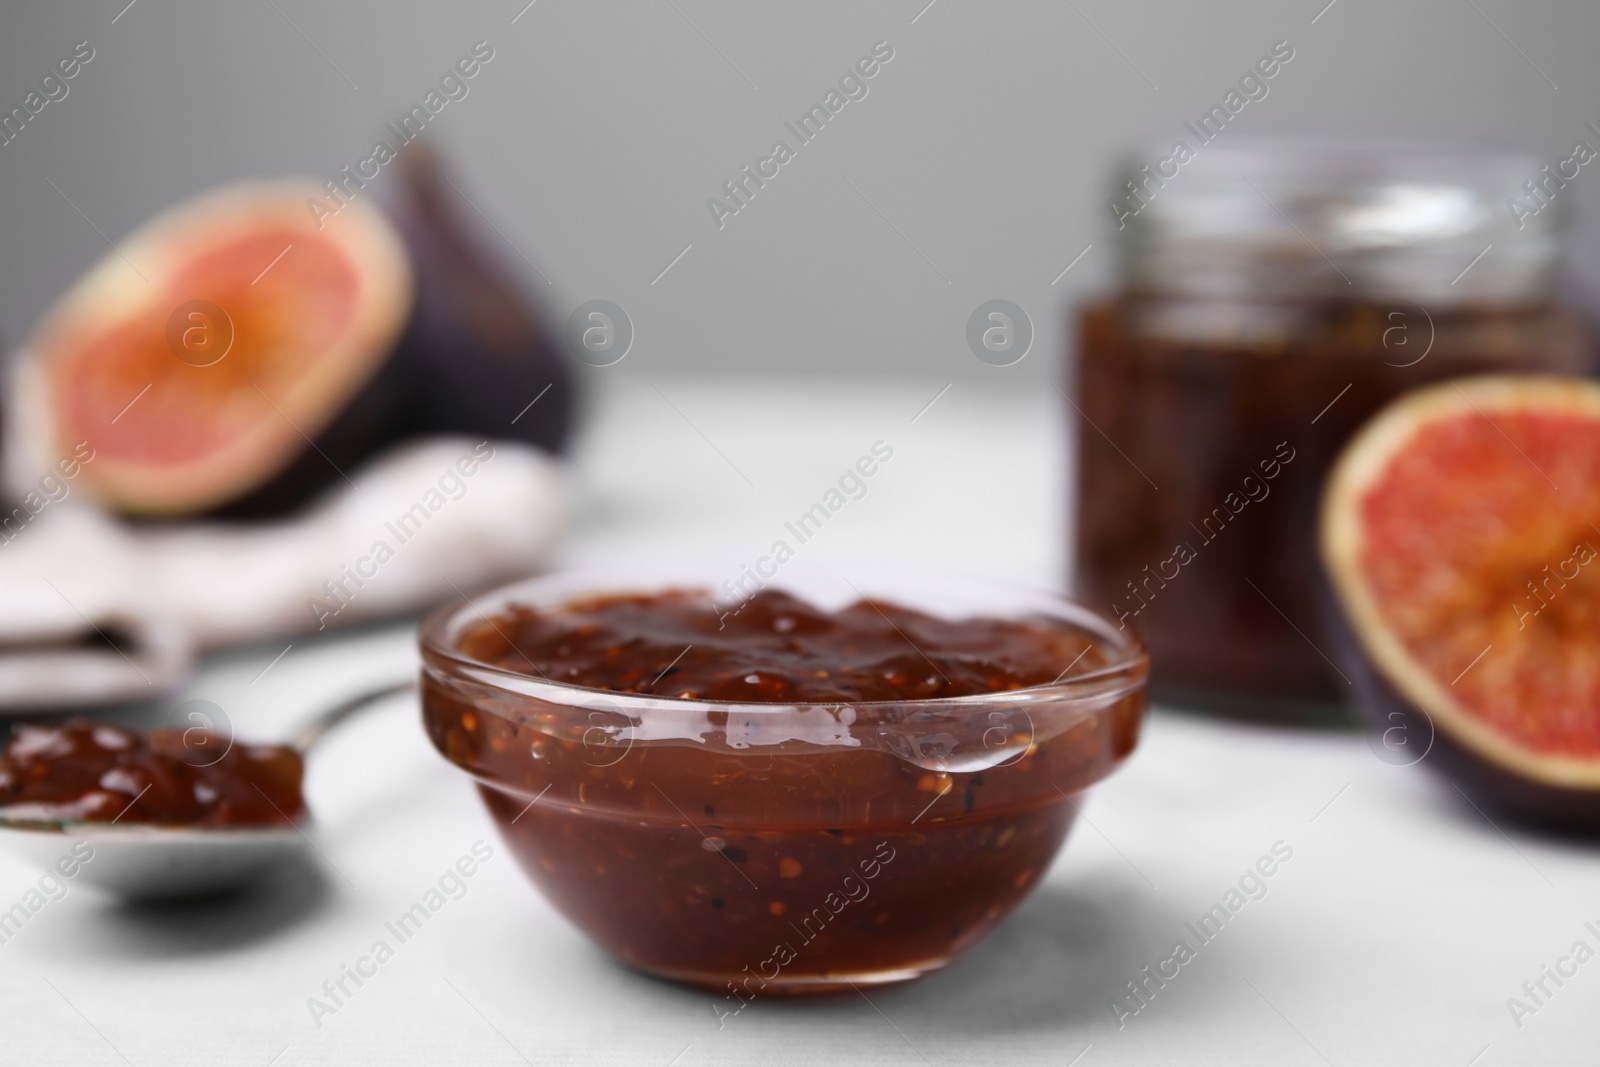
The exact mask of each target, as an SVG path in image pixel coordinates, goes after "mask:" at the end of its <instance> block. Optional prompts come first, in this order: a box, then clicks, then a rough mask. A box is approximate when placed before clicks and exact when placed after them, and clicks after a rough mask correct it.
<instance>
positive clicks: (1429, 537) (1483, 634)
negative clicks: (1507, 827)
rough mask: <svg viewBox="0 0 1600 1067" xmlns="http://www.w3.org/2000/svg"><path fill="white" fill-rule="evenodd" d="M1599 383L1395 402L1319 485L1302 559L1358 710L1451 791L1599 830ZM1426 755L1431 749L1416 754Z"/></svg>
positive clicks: (1559, 382)
mask: <svg viewBox="0 0 1600 1067" xmlns="http://www.w3.org/2000/svg"><path fill="white" fill-rule="evenodd" d="M1597 527H1600V384H1596V383H1593V382H1587V381H1579V380H1576V379H1568V378H1555V377H1486V378H1471V379H1462V380H1458V381H1454V382H1446V383H1444V384H1441V385H1437V386H1432V387H1429V388H1427V389H1422V390H1418V391H1416V392H1413V393H1409V394H1407V395H1406V396H1404V397H1402V398H1401V399H1399V400H1397V401H1395V402H1394V403H1393V404H1391V405H1390V406H1389V407H1387V408H1385V409H1384V410H1383V411H1382V412H1380V413H1379V414H1378V415H1377V416H1376V417H1375V418H1374V419H1373V420H1372V421H1371V422H1369V423H1368V424H1367V425H1366V426H1365V427H1364V428H1363V429H1362V430H1361V432H1360V433H1359V434H1357V436H1356V437H1355V438H1354V439H1353V440H1352V441H1351V442H1350V444H1349V445H1348V446H1347V447H1346V449H1345V451H1344V452H1343V454H1342V455H1341V457H1340V458H1339V460H1338V462H1337V463H1336V464H1335V466H1334V468H1333V470H1332V472H1331V473H1330V476H1329V481H1328V483H1327V486H1326V490H1325V495H1324V498H1323V509H1322V527H1321V541H1322V544H1321V549H1322V556H1323V561H1324V564H1325V566H1326V569H1327V573H1328V577H1329V579H1330V582H1331V585H1332V588H1333V592H1334V595H1335V597H1334V598H1335V600H1336V602H1337V604H1338V605H1339V607H1340V608H1341V609H1342V614H1343V620H1344V622H1345V623H1347V624H1348V630H1347V631H1346V632H1347V636H1349V637H1350V638H1351V639H1352V645H1353V647H1354V649H1356V650H1358V651H1359V653H1360V654H1359V655H1356V656H1349V657H1346V665H1347V669H1348V670H1350V672H1351V673H1352V674H1353V675H1354V680H1355V681H1356V682H1357V683H1358V684H1360V686H1361V688H1362V689H1363V696H1364V697H1365V704H1366V707H1367V710H1368V711H1369V712H1371V713H1372V714H1374V715H1375V716H1376V717H1377V719H1378V721H1379V723H1380V725H1381V726H1382V727H1383V728H1384V729H1386V730H1391V731H1392V730H1399V731H1401V732H1402V733H1401V736H1404V737H1406V739H1407V740H1408V741H1409V743H1410V745H1411V746H1412V747H1413V748H1414V749H1415V750H1416V755H1417V756H1419V757H1420V756H1421V755H1423V753H1424V752H1426V754H1427V756H1428V758H1427V760H1426V762H1427V763H1429V764H1430V765H1433V766H1435V767H1437V768H1438V769H1439V770H1441V771H1443V772H1444V773H1446V774H1448V775H1450V776H1451V777H1452V778H1453V779H1454V780H1455V782H1456V783H1457V785H1458V786H1460V787H1461V789H1462V791H1463V792H1464V793H1466V794H1467V795H1468V796H1469V797H1472V798H1475V799H1476V800H1479V801H1483V802H1484V803H1485V804H1487V805H1492V806H1494V807H1496V808H1498V809H1500V810H1501V811H1503V812H1506V813H1509V814H1512V815H1514V816H1518V817H1521V818H1524V819H1530V820H1535V821H1539V822H1543V823H1547V824H1555V825H1560V826H1565V827H1568V828H1583V829H1590V830H1592V829H1596V828H1600V528H1597ZM1430 745H1431V750H1430V749H1429V748H1428V747H1427V746H1430Z"/></svg>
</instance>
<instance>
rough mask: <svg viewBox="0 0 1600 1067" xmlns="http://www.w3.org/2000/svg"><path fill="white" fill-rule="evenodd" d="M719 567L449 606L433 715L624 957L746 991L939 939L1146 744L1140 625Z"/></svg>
mask: <svg viewBox="0 0 1600 1067" xmlns="http://www.w3.org/2000/svg"><path fill="white" fill-rule="evenodd" d="M730 576H740V571H739V570H738V569H737V568H735V569H734V570H732V571H721V572H718V571H716V570H714V569H707V570H704V571H703V572H696V571H694V570H691V569H689V568H683V569H681V570H673V571H671V572H670V573H667V574H663V571H662V569H660V568H654V569H647V568H637V567H636V568H631V569H630V568H621V567H614V568H609V569H607V570H604V571H590V572H569V573H564V574H556V575H551V576H547V577H543V578H537V579H534V580H532V581H527V582H522V583H519V584H516V585H512V586H508V587H506V588H503V589H500V590H497V591H495V592H492V593H489V594H486V595H484V596H482V597H479V598H478V599H476V600H474V601H472V602H470V603H467V604H464V605H457V606H454V607H450V608H447V609H444V610H441V611H440V612H438V613H436V614H434V615H433V616H432V617H431V618H429V619H428V620H427V621H426V622H425V623H424V624H423V627H422V633H421V645H422V659H423V670H422V708H423V718H424V722H425V724H426V727H427V730H428V734H429V737H430V738H431V739H432V740H433V743H434V745H435V746H436V747H437V748H438V749H439V751H440V752H441V753H443V754H444V755H445V757H446V758H448V759H449V760H450V761H451V762H453V763H455V764H456V765H457V766H459V767H461V768H462V769H464V770H466V771H467V772H468V773H470V774H471V775H472V776H473V777H474V778H475V779H476V780H477V782H478V785H479V789H480V791H481V793H482V796H483V799H484V802H485V803H486V804H487V806H488V808H489V811H490V813H491V815H492V816H493V818H494V819H495V821H496V822H497V823H498V825H499V829H500V832H501V834H502V835H503V836H504V838H505V841H506V844H507V846H508V847H509V848H510V850H511V851H512V853H513V854H514V855H515V856H516V858H517V861H518V863H519V864H520V865H521V867H522V869H523V871H524V872H525V873H526V874H527V875H528V877H529V878H530V879H531V880H532V881H533V882H534V883H535V884H536V885H537V886H538V887H539V889H540V890H541V891H542V892H543V893H544V894H545V896H546V897H548V898H549V900H550V901H551V902H552V903H553V904H554V905H555V906H556V908H557V909H558V910H560V911H561V912H562V913H563V914H564V915H565V916H566V917H567V918H568V919H569V920H570V921H572V922H573V923H574V924H575V925H576V926H577V927H578V928H579V929H581V930H583V931H584V932H585V933H586V934H588V935H589V937H590V938H592V939H593V940H594V941H596V942H597V943H598V944H599V945H600V946H601V947H603V948H604V949H606V950H607V951H608V952H610V953H611V954H612V955H613V956H615V957H617V958H618V959H620V960H622V961H623V962H624V963H626V964H628V965H629V966H631V967H634V968H637V969H639V970H641V971H645V972H647V973H650V974H654V975H658V976H661V977H666V978H673V979H677V980H680V981H685V982H690V983H694V984H697V985H701V986H707V987H710V988H714V989H717V990H719V991H724V990H725V991H726V992H728V993H729V994H730V995H732V996H736V997H738V998H739V1002H740V1003H742V1002H744V1001H746V1000H748V999H750V998H751V997H754V996H757V995H773V994H783V993H811V992H819V993H820V992H832V991H836V990H840V989H848V988H849V987H850V985H851V984H852V983H853V984H855V985H869V984H880V983H886V982H896V981H903V980H907V979H911V978H915V977H917V976H919V975H921V974H925V973H927V972H928V971H931V970H934V969H936V968H938V967H941V966H943V965H944V964H946V963H948V962H949V961H950V960H952V959H953V958H955V957H956V956H957V955H959V954H960V953H961V952H962V951H963V950H965V949H966V948H968V947H970V946H971V945H972V944H974V943H975V942H976V941H978V940H979V939H980V938H982V937H983V936H984V935H985V934H986V933H987V932H988V931H989V930H991V929H993V927H994V926H995V925H996V924H997V923H998V922H999V921H1000V920H1001V919H1002V918H1003V917H1004V916H1005V915H1006V914H1007V913H1008V912H1010V911H1011V909H1012V908H1014V907H1015V906H1016V905H1017V904H1018V902H1020V901H1021V900H1022V899H1023V898H1024V897H1025V896H1026V895H1027V894H1028V893H1029V892H1030V891H1031V890H1032V889H1033V888H1034V886H1036V885H1037V884H1038V882H1039V880H1040V879H1041V878H1042V877H1043V876H1044V874H1045V871H1046V870H1047V869H1048V868H1049V866H1050V863H1051V860H1052V859H1053V858H1054V857H1055V855H1056V852H1057V850H1058V849H1059V848H1060V847H1061V843H1062V841H1063V840H1064V839H1065V837H1066V834H1067V830H1068V828H1069V827H1070V825H1071V823H1072V819H1073V816H1074V814H1075V813H1076V803H1077V799H1076V797H1077V794H1080V793H1082V792H1083V791H1084V790H1085V789H1087V788H1088V787H1089V786H1090V785H1092V784H1093V783H1095V782H1097V781H1099V780H1100V779H1102V778H1104V777H1105V776H1106V775H1107V774H1109V773H1110V772H1111V771H1112V770H1113V769H1114V768H1115V767H1116V766H1117V765H1118V764H1119V763H1120V762H1121V761H1122V760H1123V759H1125V758H1126V757H1127V756H1128V754H1129V753H1130V752H1132V750H1133V748H1134V745H1135V744H1136V742H1137V740H1138V735H1139V727H1140V723H1141V720H1142V717H1143V713H1144V707H1145V679H1146V675H1147V673H1148V658H1147V656H1146V654H1145V652H1144V649H1143V648H1142V647H1141V646H1140V645H1139V643H1138V641H1137V640H1136V639H1135V638H1134V637H1133V636H1132V633H1131V632H1130V631H1128V630H1118V628H1117V626H1116V624H1115V623H1114V622H1112V621H1110V620H1108V619H1106V618H1104V617H1102V616H1100V615H1098V614H1096V613H1095V612H1093V611H1091V610H1090V609H1088V608H1085V607H1083V606H1081V605H1078V604H1075V603H1072V602H1070V601H1067V600H1063V599H1060V598H1058V597H1055V596H1051V595H1048V594H1043V593H1036V592H1030V591H1024V590H1017V589H1014V588H1010V587H1007V586H1003V585H997V584H992V583H988V582H980V581H974V580H966V579H960V578H954V577H949V576H942V575H940V576H932V575H927V574H915V573H909V572H900V571H892V570H870V569H866V568H861V569H859V570H858V569H853V568H852V569H850V570H848V571H846V572H843V573H841V572H838V571H832V572H830V571H824V570H808V569H804V568H802V567H800V566H797V565H790V566H787V567H785V568H783V570H782V572H781V574H779V575H777V576H776V577H774V578H771V579H770V580H769V581H767V582H766V583H765V586H764V587H762V588H757V585H758V583H757V582H756V581H755V577H754V575H751V574H749V572H748V571H745V572H744V574H743V575H742V577H744V579H745V588H744V590H743V593H744V594H746V595H745V596H744V599H742V600H738V599H735V598H734V596H733V595H731V594H732V593H733V592H734V587H733V586H732V584H731V582H729V581H728V579H729V578H730ZM735 580H737V579H735ZM713 590H718V591H720V592H717V593H713ZM731 1004H732V1001H731V1000H730V1006H731Z"/></svg>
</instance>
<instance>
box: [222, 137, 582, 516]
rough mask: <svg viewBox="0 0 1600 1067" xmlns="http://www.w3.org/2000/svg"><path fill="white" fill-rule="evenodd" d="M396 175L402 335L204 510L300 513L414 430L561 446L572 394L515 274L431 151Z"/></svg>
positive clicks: (556, 351)
mask: <svg viewBox="0 0 1600 1067" xmlns="http://www.w3.org/2000/svg"><path fill="white" fill-rule="evenodd" d="M398 171H399V173H398V175H397V177H398V179H399V185H400V191H399V196H398V197H397V200H396V202H395V204H394V205H393V206H392V207H391V208H390V210H389V215H390V217H391V220H392V221H393V222H394V223H395V225H396V227H397V228H398V229H399V231H400V233H401V236H402V238H403V240H404V242H405V246H406V250H407V252H408V253H409V255H410V258H411V261H412V271H413V275H414V277H415V294H416V295H415V297H414V299H413V302H412V307H411V309H410V312H409V318H408V320H407V323H406V326H405V329H404V331H403V332H402V334H401V336H400V339H399V341H398V342H397V343H396V344H395V346H394V349H393V350H392V351H391V352H390V354H389V356H388V357H387V358H386V359H385V360H384V362H383V364H382V365H381V366H380V367H379V369H378V371H377V372H376V373H375V374H374V375H373V377H372V378H371V379H370V380H369V381H368V382H367V383H366V384H365V385H363V386H362V387H361V388H360V389H358V390H357V391H356V392H355V394H354V395H353V396H351V397H350V398H349V400H347V401H346V402H345V404H344V406H343V408H342V409H341V410H340V412H339V414H337V415H336V416H334V417H333V419H332V420H330V421H329V422H328V423H327V425H326V426H324V427H323V429H322V431H321V432H320V433H318V434H317V435H316V436H315V437H314V438H313V443H312V444H311V445H308V446H307V447H305V448H304V449H302V450H300V452H299V453H297V454H296V455H295V456H294V457H293V458H292V459H291V460H289V462H288V463H287V464H286V465H285V466H283V467H282V468H281V469H280V470H279V471H278V472H277V473H276V474H274V475H273V476H272V477H271V478H269V479H267V480H266V481H265V482H263V483H262V484H260V485H258V486H257V487H256V488H254V489H252V490H250V491H249V492H247V493H245V494H243V495H241V496H239V497H237V498H235V499H234V500H232V501H230V502H228V503H227V504H224V505H222V506H221V507H218V508H216V509H214V510H212V511H211V512H210V513H209V515H210V517H213V518H221V519H244V520H249V519H264V518H272V517H277V516H281V515H284V514H287V513H291V512H294V511H297V510H299V509H300V508H302V507H304V506H305V505H306V504H308V503H309V502H310V501H311V500H312V499H313V498H314V497H316V496H317V495H319V494H320V493H322V492H323V491H324V490H327V489H329V488H331V487H336V486H339V485H343V484H345V483H344V476H343V475H342V474H341V473H340V472H341V471H345V472H347V471H349V470H351V469H352V468H354V467H357V466H359V465H360V464H361V463H362V462H364V461H365V460H367V459H369V458H371V457H372V456H373V455H375V454H376V453H378V452H381V451H383V450H384V449H385V448H387V447H389V446H390V445H393V444H396V443H398V442H400V441H404V440H407V439H410V438H414V437H421V436H430V435H438V434H449V435H460V436H468V437H481V438H486V439H509V440H517V441H525V442H527V443H529V444H532V445H535V446H537V447H539V448H541V449H544V450H545V451H547V452H550V453H552V454H555V455H560V454H562V453H563V452H564V450H565V448H566V445H567V443H568V440H569V438H570V436H571V431H572V427H573V423H574V416H575V412H576V407H577V397H576V390H575V383H574V381H573V377H572V372H571V369H570V367H569V366H568V363H567V360H566V357H565V356H564V354H563V353H562V351H561V349H560V347H559V345H558V342H557V340H556V338H555V336H554V335H553V334H552V333H551V332H550V331H549V330H548V329H547V328H546V326H545V324H544V322H543V321H542V319H541V317H540V315H539V312H538V310H537V309H536V307H535V305H534V302H533V300H532V299H531V298H530V296H529V295H528V294H527V293H526V292H525V291H524V287H523V286H522V285H521V284H520V283H519V282H518V281H517V280H516V279H515V277H514V275H513V274H512V272H510V271H509V270H508V269H506V267H505V266H504V265H503V264H502V263H500V262H499V261H498V260H497V258H496V257H495V256H494V254H493V253H492V252H491V251H490V250H489V249H487V248H486V247H484V245H483V243H481V242H480V240H479V236H478V234H477V232H476V229H475V228H474V227H471V226H468V225H466V224H465V223H464V221H463V220H464V219H465V218H466V213H467V212H469V211H471V208H470V207H467V206H466V205H465V202H464V201H463V199H462V197H461V196H460V194H459V193H457V191H456V190H455V189H454V188H452V187H451V183H450V182H449V181H448V180H447V179H446V177H445V175H444V172H443V169H442V166H441V164H440V163H439V161H438V158H437V157H436V156H435V154H434V153H432V152H431V151H430V150H429V149H427V148H426V147H424V146H422V145H412V146H410V147H408V148H407V150H406V152H405V153H404V154H402V156H401V157H400V160H399V161H398ZM458 207H459V208H464V210H458ZM541 393H542V395H541ZM535 397H538V398H539V399H538V402H537V403H535V404H533V406H532V407H528V405H529V403H530V402H531V401H533V400H534V398H535ZM524 408H526V409H527V410H526V411H524ZM519 413H520V417H518V416H519ZM513 420H515V421H513Z"/></svg>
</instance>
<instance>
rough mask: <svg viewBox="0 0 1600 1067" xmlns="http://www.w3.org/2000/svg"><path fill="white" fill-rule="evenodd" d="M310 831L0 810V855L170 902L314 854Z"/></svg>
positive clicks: (352, 709)
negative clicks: (27, 814)
mask: <svg viewBox="0 0 1600 1067" xmlns="http://www.w3.org/2000/svg"><path fill="white" fill-rule="evenodd" d="M414 687H415V683H414V682H410V681H407V682H401V683H398V684H394V685H386V686H383V687H382V688H379V689H372V690H368V691H366V692H363V693H360V694H358V695H356V696H354V697H351V698H350V699H348V700H346V701H344V702H342V703H340V704H338V705H336V706H334V707H332V708H329V709H328V710H327V711H324V712H323V713H321V714H320V715H318V716H316V717H315V718H314V719H312V720H311V721H310V722H309V723H307V724H306V725H305V726H304V727H302V728H301V729H300V730H299V731H298V732H297V733H296V734H295V738H294V740H293V741H292V742H290V745H291V747H293V748H294V749H295V750H296V751H297V752H299V753H300V755H301V756H302V757H304V756H306V755H307V754H308V752H309V751H310V749H311V748H312V746H313V745H315V744H316V742H317V741H319V740H320V739H321V738H322V737H323V736H324V735H325V734H326V733H327V731H328V730H329V729H330V728H332V727H333V726H335V725H337V724H338V723H340V722H342V721H344V720H345V719H346V718H348V717H349V716H351V715H353V714H354V713H356V712H358V711H361V710H362V709H364V708H367V707H370V706H371V705H373V704H377V703H379V702H380V701H382V700H385V699H387V698H388V697H391V696H395V695H397V694H399V693H403V692H406V691H408V690H411V689H413V688H414ZM130 806H131V805H130ZM311 830H312V824H311V821H310V819H309V818H306V819H302V820H301V821H300V822H299V823H296V824H291V825H287V826H284V825H277V826H258V827H251V826H224V827H205V826H168V825H157V824H151V823H136V822H126V823H118V822H114V821H113V822H85V821H79V820H73V819H37V818H33V819H27V818H8V817H7V816H6V815H5V814H4V812H0V849H4V850H5V851H6V852H8V853H11V854H12V855H15V856H17V857H19V858H21V859H23V860H25V861H28V862H31V863H33V864H35V865H37V866H39V867H41V868H44V869H48V870H55V871H57V873H59V874H62V875H65V873H66V871H67V870H68V869H71V867H72V866H73V865H76V868H77V869H76V871H75V872H74V873H73V874H72V875H71V877H73V878H74V879H75V880H79V881H82V882H84V883H86V884H89V885H92V886H94V887H96V888H97V889H101V890H104V891H105V892H107V893H111V894H114V895H116V896H122V897H127V898H130V899H140V900H163V899H165V900H171V899H180V898H183V897H201V896H210V895H213V894H217V893H224V892H229V891H232V890H236V889H239V888H240V887H242V886H245V885H248V884H249V883H251V882H252V881H254V880H256V879H257V878H259V877H260V876H261V875H263V874H264V873H265V872H267V871H269V870H271V869H273V868H275V867H279V866H282V865H284V864H286V863H290V862H294V861H296V860H298V859H300V858H302V857H304V856H305V854H306V853H307V852H308V851H310V850H312V849H314V848H315V846H314V845H313V843H312V841H311V837H310V836H309V832H310V831H311Z"/></svg>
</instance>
